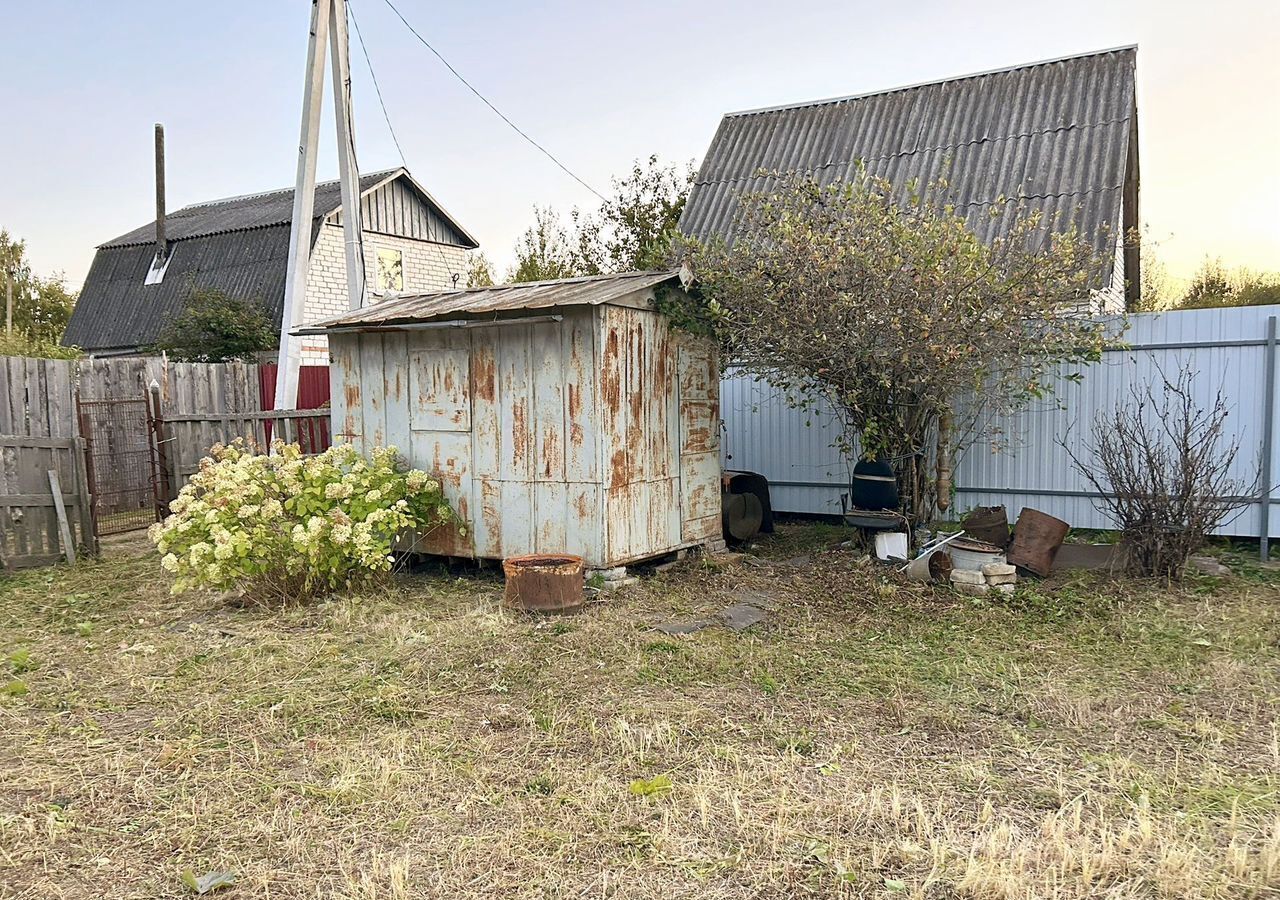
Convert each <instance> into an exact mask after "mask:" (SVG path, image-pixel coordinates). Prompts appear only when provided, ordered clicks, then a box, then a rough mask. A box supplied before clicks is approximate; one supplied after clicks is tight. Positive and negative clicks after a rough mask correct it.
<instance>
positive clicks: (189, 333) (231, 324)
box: [155, 285, 279, 362]
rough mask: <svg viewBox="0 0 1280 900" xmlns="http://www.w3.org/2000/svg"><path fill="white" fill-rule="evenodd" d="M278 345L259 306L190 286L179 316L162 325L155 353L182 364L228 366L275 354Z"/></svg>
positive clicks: (258, 304) (238, 298)
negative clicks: (238, 361) (200, 363)
mask: <svg viewBox="0 0 1280 900" xmlns="http://www.w3.org/2000/svg"><path fill="white" fill-rule="evenodd" d="M278 341H279V336H278V335H277V334H276V330H275V329H274V328H273V327H272V324H271V317H270V316H269V315H268V314H267V311H266V309H264V308H263V306H262V304H261V303H259V302H257V301H253V300H246V299H244V298H243V297H232V296H230V295H229V294H226V293H224V292H223V291H220V290H216V289H213V288H202V287H196V286H195V285H191V286H190V287H189V288H188V291H187V296H186V298H185V300H184V301H183V309H182V312H180V313H179V314H178V315H177V316H176V317H175V318H173V319H172V320H170V321H169V322H167V323H166V324H165V327H164V329H163V330H162V331H161V333H160V339H159V340H158V341H157V342H156V347H155V349H157V350H163V351H165V352H166V353H168V354H169V355H170V356H172V357H173V358H174V359H177V360H182V361H184V362H227V361H228V360H233V359H251V358H253V356H254V355H255V354H257V353H259V352H261V351H263V350H274V349H275V348H276V346H277V345H278Z"/></svg>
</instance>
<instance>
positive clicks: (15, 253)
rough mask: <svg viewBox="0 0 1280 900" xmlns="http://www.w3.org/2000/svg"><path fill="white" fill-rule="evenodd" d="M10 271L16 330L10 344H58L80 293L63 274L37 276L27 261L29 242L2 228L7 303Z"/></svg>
mask: <svg viewBox="0 0 1280 900" xmlns="http://www.w3.org/2000/svg"><path fill="white" fill-rule="evenodd" d="M6 274H7V276H8V277H9V278H11V279H12V282H13V332H14V333H13V335H11V336H8V338H7V343H9V344H11V345H13V346H14V347H23V346H26V347H29V348H32V349H35V348H40V347H46V348H49V347H51V346H52V345H56V344H57V342H58V341H59V340H60V339H61V338H62V332H63V331H65V330H66V327H67V322H68V321H69V320H70V319H71V310H72V307H74V306H75V302H76V294H75V292H74V291H70V290H68V289H67V285H66V279H65V278H63V276H62V275H61V274H58V275H53V276H51V277H48V278H41V277H40V276H38V275H36V274H35V273H34V272H33V271H32V270H31V265H30V263H29V262H28V261H27V257H26V244H25V242H23V241H19V240H15V239H14V238H13V237H12V236H10V234H9V232H8V231H5V230H3V229H0V302H4V299H3V292H4V291H5V289H6V285H5V277H6ZM24 355H28V354H24ZM36 355H42V356H47V355H48V353H45V352H42V353H38V354H36Z"/></svg>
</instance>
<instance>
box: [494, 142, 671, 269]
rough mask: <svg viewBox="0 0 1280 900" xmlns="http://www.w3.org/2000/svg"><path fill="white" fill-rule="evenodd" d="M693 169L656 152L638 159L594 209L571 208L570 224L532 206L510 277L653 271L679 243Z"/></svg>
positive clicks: (517, 246) (617, 179)
mask: <svg viewBox="0 0 1280 900" xmlns="http://www.w3.org/2000/svg"><path fill="white" fill-rule="evenodd" d="M693 176H694V170H693V167H692V166H687V167H686V168H685V170H684V171H681V170H679V169H678V168H677V167H676V166H668V165H663V164H662V163H661V162H660V161H659V159H658V157H657V155H656V154H655V155H652V156H650V157H649V158H648V159H647V160H644V161H640V160H637V161H636V162H635V163H634V164H633V166H632V168H631V171H630V172H629V173H628V174H627V175H626V176H625V177H624V178H615V179H614V180H613V193H612V195H611V196H609V197H608V198H606V199H605V200H604V202H603V203H602V204H601V205H600V208H599V209H597V210H596V211H595V212H585V211H583V210H580V209H574V210H573V212H572V213H571V214H570V227H568V228H566V227H565V225H564V224H563V223H562V222H561V220H560V217H559V216H558V215H556V213H555V212H554V211H553V210H552V209H551V208H550V207H544V208H538V207H535V208H534V224H533V225H532V226H530V227H529V229H528V230H527V231H525V233H524V235H523V236H522V237H521V238H520V240H519V241H518V242H517V244H516V263H515V265H514V266H513V267H512V269H511V272H510V273H509V275H510V277H509V280H510V281H513V282H514V281H546V280H549V279H554V278H573V277H576V276H580V275H601V274H606V273H611V272H629V271H633V270H636V269H657V268H662V267H664V266H666V265H668V263H669V261H670V259H671V258H672V255H673V254H672V248H673V247H674V245H675V244H676V243H677V242H678V237H679V229H678V227H677V225H678V223H679V221H680V213H681V212H683V211H684V205H685V201H686V200H687V199H688V196H689V187H690V186H691V185H692V184H693Z"/></svg>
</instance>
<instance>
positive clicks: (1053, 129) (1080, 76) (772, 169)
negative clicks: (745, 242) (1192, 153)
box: [680, 47, 1137, 252]
mask: <svg viewBox="0 0 1280 900" xmlns="http://www.w3.org/2000/svg"><path fill="white" fill-rule="evenodd" d="M1136 59H1137V48H1136V47H1122V48H1117V49H1114V50H1104V51H1100V52H1097V53H1091V54H1086V55H1082V56H1075V57H1068V58H1064V59H1059V60H1051V61H1047V62H1042V63H1031V64H1027V65H1022V66H1015V67H1013V68H1009V69H1003V70H999V71H993V72H987V73H979V74H976V75H968V76H963V77H959V78H952V79H947V80H945V81H938V82H934V83H930V84H921V85H913V86H910V87H904V88H896V89H893V90H886V91H879V92H876V93H871V94H864V95H860V96H854V97H846V98H838V99H833V100H822V101H815V102H811V103H799V104H795V105H791V106H782V107H777V108H772V109H762V110H752V111H746V112H740V113H730V114H728V115H726V116H725V117H724V118H723V119H722V120H721V122H720V127H719V130H718V131H717V132H716V135H715V138H714V139H713V140H712V142H711V146H710V148H709V149H708V150H707V155H706V158H705V159H704V160H703V163H702V166H701V168H700V169H699V170H698V175H697V179H696V180H695V183H694V185H693V188H692V190H691V191H690V194H689V201H688V204H687V205H686V206H685V210H684V214H683V216H682V217H681V220H680V225H681V228H682V230H683V231H684V232H685V233H686V234H690V235H693V236H696V237H699V238H702V239H706V238H708V237H711V236H719V237H723V238H725V239H726V240H729V241H732V238H733V229H734V216H735V214H736V210H737V202H738V197H739V196H741V195H742V194H744V193H754V192H758V191H767V190H769V189H770V188H771V187H772V186H773V185H776V183H777V181H778V178H779V176H780V175H781V174H784V173H787V172H792V171H799V172H807V173H812V174H813V175H815V176H816V177H817V178H818V180H819V181H821V182H822V183H824V184H829V183H831V182H834V181H843V180H847V179H849V178H851V177H853V176H854V175H855V174H856V172H857V166H858V161H859V160H862V161H863V162H864V163H865V165H866V168H867V171H868V172H869V173H870V174H872V175H876V176H881V177H884V178H887V179H889V180H890V181H891V182H893V183H894V184H895V185H899V186H902V185H905V184H906V182H907V181H908V180H910V179H912V178H916V179H919V181H920V183H921V184H925V183H928V182H930V181H933V180H934V179H937V178H938V177H939V176H942V175H944V174H945V175H946V177H947V180H948V181H949V184H950V197H949V199H951V200H952V201H953V202H954V203H955V204H956V207H957V211H958V212H960V213H962V214H964V215H966V217H967V218H968V220H969V222H970V225H971V227H973V228H974V229H975V230H976V231H977V232H978V234H979V235H981V236H983V237H984V239H988V240H989V239H991V238H994V237H996V236H997V235H998V233H999V230H1000V229H1001V227H1002V226H1003V227H1007V223H1008V222H1009V221H1010V217H1008V216H1002V217H998V218H996V219H992V218H991V217H990V216H989V215H984V213H986V212H987V210H988V208H989V206H990V204H992V203H993V202H995V201H996V200H997V198H1000V197H1006V198H1010V199H1012V200H1016V201H1017V202H1018V204H1019V205H1020V206H1022V207H1025V208H1027V209H1039V210H1041V211H1042V212H1043V213H1044V214H1045V217H1046V218H1045V220H1046V221H1052V222H1053V223H1054V225H1053V226H1052V227H1054V228H1057V229H1066V228H1067V227H1068V226H1070V225H1076V226H1078V227H1079V228H1080V229H1081V231H1082V232H1083V233H1085V234H1089V235H1093V236H1095V237H1096V239H1097V246H1098V250H1099V251H1100V252H1105V251H1106V250H1108V249H1110V248H1113V247H1114V243H1113V241H1114V240H1115V236H1116V235H1117V234H1119V233H1120V231H1119V230H1120V229H1121V227H1122V223H1121V222H1120V209H1121V200H1122V197H1123V196H1124V193H1125V188H1126V178H1127V176H1132V177H1135V178H1136V172H1129V171H1128V168H1127V163H1128V160H1129V150H1130V140H1131V134H1132V135H1134V136H1136V121H1135V117H1136V111H1135V88H1134V80H1135V72H1134V70H1135V65H1136ZM1131 126H1133V128H1132V130H1131ZM1133 190H1134V192H1135V193H1134V195H1133V196H1134V197H1135V198H1136V182H1134V188H1133ZM1135 205H1136V204H1135ZM1129 213H1132V214H1133V216H1134V217H1135V218H1134V220H1135V221H1136V210H1132V211H1130V210H1126V216H1125V218H1126V219H1128V218H1130V215H1129ZM1108 228H1109V229H1111V230H1110V232H1109V233H1110V235H1111V237H1110V238H1109V239H1108V238H1106V237H1105V236H1104V235H1105V229H1108Z"/></svg>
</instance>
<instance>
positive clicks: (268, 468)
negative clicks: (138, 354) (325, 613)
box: [151, 442, 462, 601]
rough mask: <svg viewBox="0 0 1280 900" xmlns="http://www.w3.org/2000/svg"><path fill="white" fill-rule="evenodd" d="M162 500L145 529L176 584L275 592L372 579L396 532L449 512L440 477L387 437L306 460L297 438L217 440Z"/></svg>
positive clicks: (270, 595) (386, 564)
mask: <svg viewBox="0 0 1280 900" xmlns="http://www.w3.org/2000/svg"><path fill="white" fill-rule="evenodd" d="M170 510H171V515H170V516H169V517H168V518H166V519H165V520H164V522H162V523H157V524H156V525H154V526H152V530H151V539H152V541H153V542H154V543H155V545H156V548H157V549H158V550H159V551H160V553H161V554H163V558H162V559H161V565H162V566H163V567H164V569H165V570H166V571H168V572H170V573H171V574H172V575H173V576H174V582H173V592H174V593H175V594H176V593H181V592H182V591H186V590H189V589H191V588H196V587H205V588H214V589H220V590H226V589H229V588H234V587H242V588H244V589H245V590H246V592H247V593H249V594H250V595H251V596H254V597H256V598H259V599H265V600H277V601H287V600H294V599H299V598H306V597H312V596H316V595H319V594H324V593H328V592H331V591H334V590H337V589H339V588H343V587H347V586H351V585H353V584H354V583H357V582H364V581H368V580H369V579H370V578H372V577H373V576H375V575H377V574H379V573H383V572H386V571H389V570H390V568H391V564H392V559H393V557H392V556H391V546H392V543H393V541H394V540H395V538H396V537H397V536H398V535H401V534H406V533H410V532H414V531H418V532H421V531H427V530H429V529H431V528H434V527H436V526H439V525H442V524H446V523H454V522H456V521H457V517H456V516H455V514H454V512H453V510H452V509H450V507H449V504H448V502H447V501H446V500H445V498H444V495H443V493H442V491H441V487H440V482H439V481H437V480H436V479H434V478H431V477H429V476H428V475H427V474H426V473H424V472H421V471H418V470H416V469H413V470H408V469H406V467H405V466H404V465H403V464H402V463H401V462H400V460H399V458H398V456H397V454H396V450H395V448H394V447H387V448H384V449H379V450H375V451H374V452H373V456H372V458H371V459H369V460H366V459H364V458H362V457H361V456H360V454H359V453H358V452H357V451H356V450H355V448H353V447H352V446H350V445H349V444H346V445H340V446H337V447H332V448H330V449H329V450H326V451H325V452H324V453H321V454H319V455H318V456H313V457H309V458H308V457H303V456H302V455H301V453H300V451H299V449H298V446H297V445H296V444H277V445H276V447H275V448H274V452H273V453H271V454H269V455H268V454H260V453H254V452H252V451H250V450H247V449H246V448H245V447H243V446H242V445H241V444H239V443H238V442H237V443H236V444H232V445H230V446H226V447H223V446H221V445H217V446H215V447H214V448H213V451H212V454H211V456H210V457H208V458H206V459H204V460H202V461H201V464H200V470H199V471H198V472H196V474H195V475H193V476H192V478H191V481H190V483H188V484H187V486H186V487H184V488H183V489H182V492H181V493H180V494H179V495H178V497H177V498H176V499H175V500H174V501H173V503H171V504H170ZM458 527H459V528H461V527H462V526H461V525H459V526H458Z"/></svg>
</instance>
